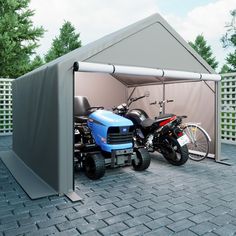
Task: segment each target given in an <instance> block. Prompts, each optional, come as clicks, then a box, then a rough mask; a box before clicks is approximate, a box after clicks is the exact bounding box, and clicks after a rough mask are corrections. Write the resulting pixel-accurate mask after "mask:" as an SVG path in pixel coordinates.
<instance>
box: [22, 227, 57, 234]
mask: <svg viewBox="0 0 236 236" xmlns="http://www.w3.org/2000/svg"><path fill="white" fill-rule="evenodd" d="M51 234H56V235H58V234H59V232H58V230H57V228H56V227H55V226H50V227H48V228H43V229H37V230H35V231H32V232H30V233H27V234H26V235H27V236H34V235H35V236H42V235H51Z"/></svg>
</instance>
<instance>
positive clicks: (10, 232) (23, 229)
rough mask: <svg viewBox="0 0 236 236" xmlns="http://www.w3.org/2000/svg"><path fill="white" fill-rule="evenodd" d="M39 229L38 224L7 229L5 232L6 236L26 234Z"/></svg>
mask: <svg viewBox="0 0 236 236" xmlns="http://www.w3.org/2000/svg"><path fill="white" fill-rule="evenodd" d="M35 230H37V227H36V225H25V226H22V227H19V228H17V229H12V230H7V231H5V232H4V235H5V236H13V235H19V234H26V233H29V232H31V231H35Z"/></svg>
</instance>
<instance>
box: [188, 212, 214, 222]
mask: <svg viewBox="0 0 236 236" xmlns="http://www.w3.org/2000/svg"><path fill="white" fill-rule="evenodd" d="M212 218H214V215H212V214H210V213H208V212H202V213H199V214H196V215H194V216H192V217H189V219H190V220H191V221H193V222H195V223H197V224H198V223H202V222H204V221H208V220H211V219H212Z"/></svg>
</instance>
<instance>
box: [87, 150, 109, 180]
mask: <svg viewBox="0 0 236 236" xmlns="http://www.w3.org/2000/svg"><path fill="white" fill-rule="evenodd" d="M84 169H85V175H86V176H87V177H88V178H89V179H92V180H96V179H100V178H102V177H103V176H104V174H105V159H104V156H103V155H102V154H101V153H95V154H88V155H87V156H86V158H85V161H84Z"/></svg>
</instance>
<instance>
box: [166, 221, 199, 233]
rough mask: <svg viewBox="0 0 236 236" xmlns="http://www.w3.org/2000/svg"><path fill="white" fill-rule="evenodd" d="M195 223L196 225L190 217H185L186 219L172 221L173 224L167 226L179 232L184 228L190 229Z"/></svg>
mask: <svg viewBox="0 0 236 236" xmlns="http://www.w3.org/2000/svg"><path fill="white" fill-rule="evenodd" d="M193 225H195V223H193V222H192V221H190V220H188V219H184V220H180V221H177V222H174V223H171V224H169V225H167V226H166V227H167V228H169V229H170V230H173V231H174V232H179V231H182V230H184V229H188V228H190V227H191V226H193Z"/></svg>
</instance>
